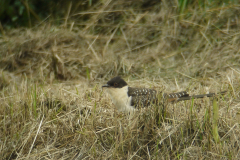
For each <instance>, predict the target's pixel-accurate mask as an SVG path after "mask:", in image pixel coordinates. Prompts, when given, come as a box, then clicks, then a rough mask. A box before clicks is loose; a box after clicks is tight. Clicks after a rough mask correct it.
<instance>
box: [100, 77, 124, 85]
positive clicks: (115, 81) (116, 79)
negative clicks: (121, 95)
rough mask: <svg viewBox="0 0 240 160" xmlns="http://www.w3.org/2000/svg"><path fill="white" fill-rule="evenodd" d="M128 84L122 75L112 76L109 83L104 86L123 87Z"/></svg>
mask: <svg viewBox="0 0 240 160" xmlns="http://www.w3.org/2000/svg"><path fill="white" fill-rule="evenodd" d="M125 86H127V82H125V81H124V80H123V79H122V78H121V77H120V76H117V77H114V78H112V79H111V80H110V81H108V82H107V84H105V85H103V86H102V87H107V88H123V87H125Z"/></svg>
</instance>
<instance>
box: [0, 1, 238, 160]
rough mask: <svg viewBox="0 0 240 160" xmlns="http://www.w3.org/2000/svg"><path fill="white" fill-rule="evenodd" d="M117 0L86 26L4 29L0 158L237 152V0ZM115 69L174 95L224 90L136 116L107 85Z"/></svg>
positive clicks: (231, 155) (232, 155)
mask: <svg viewBox="0 0 240 160" xmlns="http://www.w3.org/2000/svg"><path fill="white" fill-rule="evenodd" d="M131 2H132V1H131ZM154 2H155V1H154ZM119 3H120V2H119V1H118V2H117V1H115V2H111V3H106V4H105V5H103V6H102V7H103V8H104V7H107V9H108V10H111V12H101V11H102V10H103V8H98V9H99V12H97V14H94V13H85V14H90V15H91V16H90V18H89V20H88V21H87V22H86V23H84V24H80V23H77V21H74V20H71V19H69V20H66V21H65V23H64V24H63V25H60V26H56V25H52V24H49V23H47V22H46V23H41V25H38V26H36V27H33V28H31V29H29V28H21V29H11V30H4V29H2V30H1V38H0V57H1V58H0V72H1V75H0V89H1V90H0V100H1V101H0V105H1V107H0V135H1V137H0V156H1V157H3V159H60V158H61V159H220V158H222V159H237V158H238V157H239V156H238V155H239V153H240V150H239V146H240V145H239V139H240V137H239V136H240V133H239V131H240V130H239V118H240V117H239V113H240V108H239V106H240V102H239V96H240V83H239V81H240V65H239V64H240V54H239V51H240V36H239V28H240V25H239V14H235V13H238V11H239V5H229V6H228V7H224V6H221V7H216V8H210V9H207V8H204V9H203V8H197V7H196V8H194V9H189V10H188V11H187V12H186V13H184V12H181V14H180V13H179V11H178V10H177V9H176V7H175V5H176V4H168V3H167V2H165V1H163V2H162V3H159V4H158V3H153V4H151V5H152V6H151V5H150V4H149V5H150V6H149V7H150V8H151V9H149V8H145V9H143V10H131V8H130V6H131V5H135V3H133V4H131V5H130V4H128V5H125V6H122V5H121V6H120V5H119ZM156 6H158V7H156ZM108 7H109V8H108ZM118 7H123V8H120V9H119V8H118ZM136 7H137V6H136ZM138 7H139V6H138ZM141 7H142V6H141ZM104 9H106V8H104ZM117 75H120V76H122V77H123V78H124V79H125V80H126V81H127V83H128V84H129V85H131V86H133V87H146V88H155V89H156V90H161V91H163V92H169V93H170V92H178V91H184V90H186V91H188V92H189V94H206V93H209V92H215V93H216V92H220V91H225V90H226V91H227V93H226V94H225V95H224V96H217V97H216V98H215V99H214V98H204V99H201V100H190V101H185V102H179V103H173V104H164V105H160V106H154V105H153V106H151V107H149V108H145V109H140V110H139V111H137V112H135V113H134V114H133V115H129V114H126V113H121V112H118V111H116V110H115V109H114V105H113V104H112V102H111V100H110V97H109V95H108V94H107V93H106V92H104V90H102V88H101V86H102V85H103V84H105V83H106V82H107V81H108V80H109V79H110V78H112V77H114V76H117Z"/></svg>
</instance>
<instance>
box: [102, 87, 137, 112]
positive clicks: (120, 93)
mask: <svg viewBox="0 0 240 160" xmlns="http://www.w3.org/2000/svg"><path fill="white" fill-rule="evenodd" d="M106 89H107V92H108V93H109V95H110V96H111V99H112V102H113V104H114V105H115V106H116V108H117V109H118V110H119V111H124V112H126V111H127V112H128V111H133V110H134V107H133V106H131V100H132V97H128V94H127V92H128V86H125V87H123V88H106Z"/></svg>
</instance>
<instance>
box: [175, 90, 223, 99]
mask: <svg viewBox="0 0 240 160" xmlns="http://www.w3.org/2000/svg"><path fill="white" fill-rule="evenodd" d="M226 92H227V91H223V92H219V93H217V94H215V93H209V94H200V95H193V96H189V95H188V96H183V97H180V98H178V99H177V101H184V100H190V99H192V98H204V97H213V96H215V95H224V94H225V93H226Z"/></svg>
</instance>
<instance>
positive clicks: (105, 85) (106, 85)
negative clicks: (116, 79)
mask: <svg viewBox="0 0 240 160" xmlns="http://www.w3.org/2000/svg"><path fill="white" fill-rule="evenodd" d="M102 87H110V86H109V85H108V84H104V85H103V86H102Z"/></svg>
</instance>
